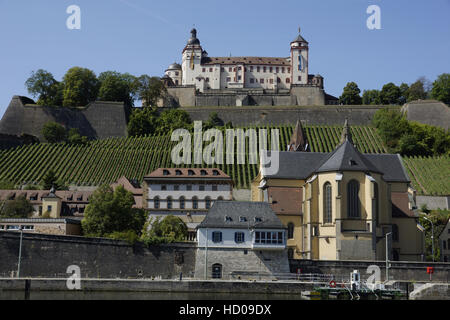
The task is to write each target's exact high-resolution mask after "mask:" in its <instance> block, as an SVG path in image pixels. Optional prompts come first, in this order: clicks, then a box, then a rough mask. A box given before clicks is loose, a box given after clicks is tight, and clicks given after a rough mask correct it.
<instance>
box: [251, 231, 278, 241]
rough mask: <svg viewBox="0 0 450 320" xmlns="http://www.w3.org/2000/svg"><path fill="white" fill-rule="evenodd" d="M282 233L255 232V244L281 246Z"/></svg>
mask: <svg viewBox="0 0 450 320" xmlns="http://www.w3.org/2000/svg"><path fill="white" fill-rule="evenodd" d="M283 240H284V239H283V232H276V231H256V232H255V243H257V244H283V242H284V241H283Z"/></svg>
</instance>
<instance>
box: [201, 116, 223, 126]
mask: <svg viewBox="0 0 450 320" xmlns="http://www.w3.org/2000/svg"><path fill="white" fill-rule="evenodd" d="M223 125H224V123H223V120H222V119H220V118H219V115H218V114H217V112H211V113H210V114H209V119H208V121H207V122H206V123H205V128H215V127H222V126H223Z"/></svg>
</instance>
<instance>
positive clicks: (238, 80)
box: [165, 29, 323, 92]
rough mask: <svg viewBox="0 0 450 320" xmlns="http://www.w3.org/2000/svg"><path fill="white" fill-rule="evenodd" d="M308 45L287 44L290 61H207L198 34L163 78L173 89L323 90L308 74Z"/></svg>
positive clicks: (300, 40)
mask: <svg viewBox="0 0 450 320" xmlns="http://www.w3.org/2000/svg"><path fill="white" fill-rule="evenodd" d="M308 50H309V48H308V42H307V41H306V40H305V39H304V38H303V37H302V36H301V35H300V33H299V35H298V36H297V37H296V38H295V39H294V40H293V41H292V42H291V43H290V55H289V57H209V56H208V53H207V52H206V51H205V50H203V48H202V46H201V45H200V40H199V39H198V38H197V30H196V29H192V30H191V37H190V38H189V40H188V41H187V44H186V46H185V47H184V49H183V52H182V62H181V65H180V64H177V63H173V64H171V65H170V66H169V68H168V69H167V70H166V71H165V77H166V78H167V77H168V78H170V79H171V80H172V85H175V86H180V85H181V86H195V88H196V89H198V90H199V91H200V92H204V90H208V89H239V88H249V89H252V88H254V89H269V90H278V89H290V88H291V85H292V84H293V85H315V86H319V87H322V88H323V77H322V76H320V75H315V76H313V75H309V74H308V59H309V58H308Z"/></svg>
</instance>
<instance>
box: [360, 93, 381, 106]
mask: <svg viewBox="0 0 450 320" xmlns="http://www.w3.org/2000/svg"><path fill="white" fill-rule="evenodd" d="M362 103H363V104H375V105H378V104H381V102H380V91H378V90H364V92H363V95H362Z"/></svg>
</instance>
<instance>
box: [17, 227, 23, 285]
mask: <svg viewBox="0 0 450 320" xmlns="http://www.w3.org/2000/svg"><path fill="white" fill-rule="evenodd" d="M19 230H20V244H19V263H18V264H17V278H20V260H21V258H22V236H23V228H22V226H20V227H19Z"/></svg>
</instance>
